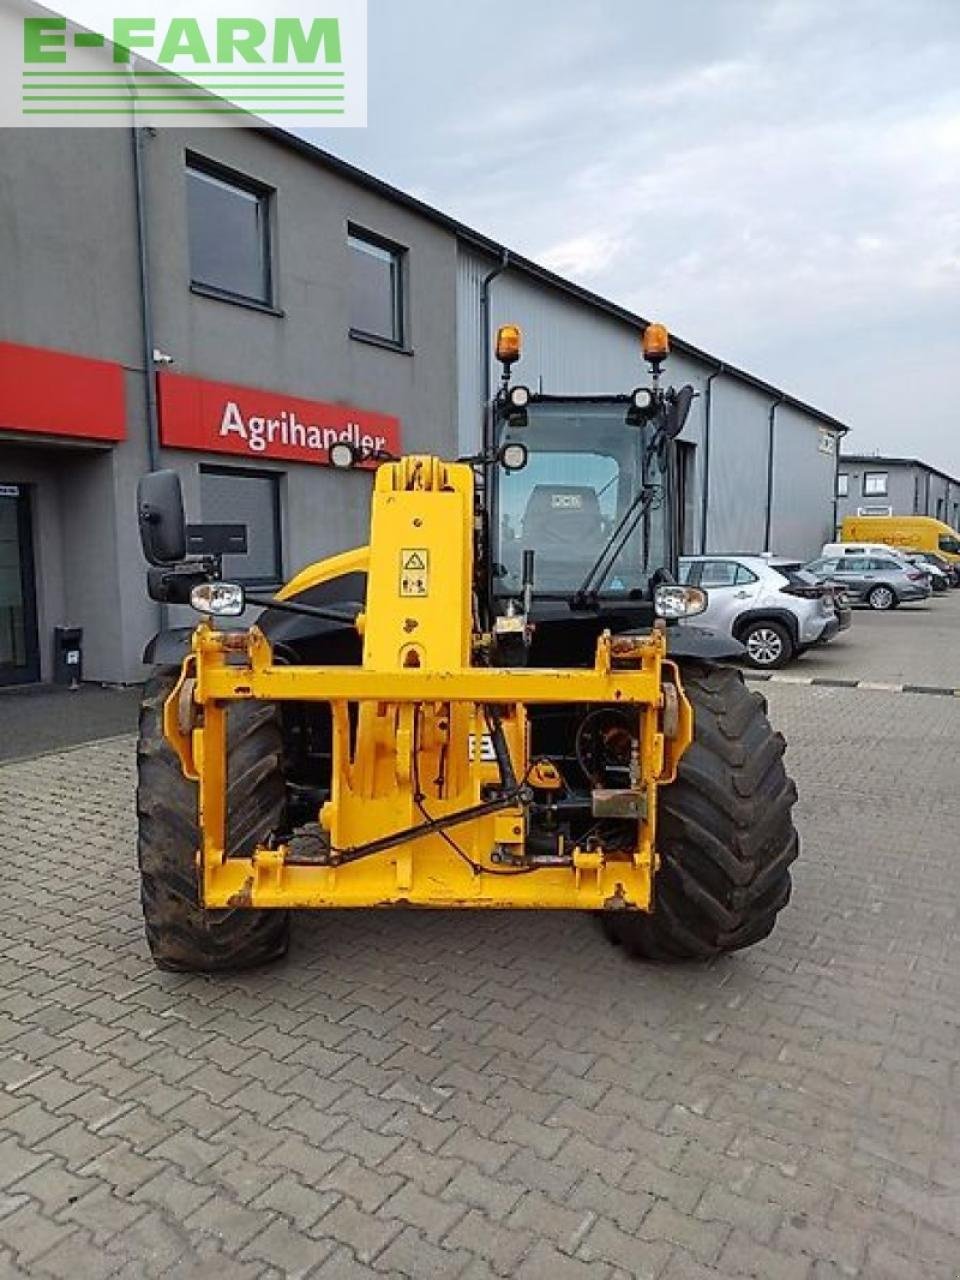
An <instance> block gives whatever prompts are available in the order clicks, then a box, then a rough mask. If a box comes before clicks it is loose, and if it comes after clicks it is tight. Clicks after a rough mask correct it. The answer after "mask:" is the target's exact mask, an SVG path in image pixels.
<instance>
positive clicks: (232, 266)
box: [187, 158, 273, 306]
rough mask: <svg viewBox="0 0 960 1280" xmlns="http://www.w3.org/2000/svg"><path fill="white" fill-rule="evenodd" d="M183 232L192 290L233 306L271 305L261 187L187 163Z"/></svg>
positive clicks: (265, 195) (265, 196)
mask: <svg viewBox="0 0 960 1280" xmlns="http://www.w3.org/2000/svg"><path fill="white" fill-rule="evenodd" d="M187 233H188V237H189V242H190V280H191V283H192V284H193V285H195V286H196V287H198V288H199V289H202V290H204V291H209V292H211V293H214V294H216V295H218V296H219V297H222V298H226V299H229V300H232V301H240V302H255V303H259V304H261V305H262V306H271V305H272V304H273V284H272V280H271V274H272V273H271V270H270V192H269V191H268V190H267V188H266V187H263V186H261V185H260V184H258V183H255V182H253V181H250V180H248V179H246V178H239V177H236V176H234V175H232V174H227V173H225V172H223V171H221V170H218V169H216V168H214V167H213V166H210V165H207V164H206V163H205V162H202V161H199V160H197V159H195V158H191V159H190V161H189V163H188V164H187Z"/></svg>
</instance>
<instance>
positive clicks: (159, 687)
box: [137, 667, 289, 973]
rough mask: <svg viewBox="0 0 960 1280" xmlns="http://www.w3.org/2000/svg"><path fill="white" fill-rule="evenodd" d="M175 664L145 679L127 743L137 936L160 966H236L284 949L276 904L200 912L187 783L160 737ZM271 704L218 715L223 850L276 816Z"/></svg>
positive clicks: (279, 781)
mask: <svg viewBox="0 0 960 1280" xmlns="http://www.w3.org/2000/svg"><path fill="white" fill-rule="evenodd" d="M178 675H179V668H175V667H169V668H163V669H161V670H160V671H158V672H157V674H156V675H154V676H153V677H152V678H151V679H150V680H148V682H147V685H146V688H145V689H144V696H143V702H142V704H141V707H140V737H139V741H138V744H137V817H138V819H139V824H140V826H139V840H138V858H139V863H140V898H141V902H142V904H143V919H144V924H145V926H146V933H147V943H148V944H149V947H150V952H151V954H152V956H153V959H154V962H155V963H156V965H157V967H158V968H160V969H170V970H174V971H177V972H202V973H212V972H216V971H217V970H225V969H246V968H250V967H252V966H254V965H260V964H265V963H267V961H270V960H275V959H277V958H278V957H279V956H282V955H283V954H284V952H285V951H286V949H287V939H288V936H289V916H288V913H287V912H285V911H263V910H259V911H258V910H249V909H245V908H244V909H237V910H227V911H206V910H204V908H203V907H202V906H201V905H200V899H199V886H198V878H197V849H198V847H199V843H200V833H199V828H198V822H197V786H196V783H194V782H191V781H190V780H189V779H187V778H185V777H184V776H183V772H182V771H181V768H180V762H179V760H178V759H177V757H176V755H175V754H174V752H173V751H172V750H171V748H170V745H169V744H168V742H167V740H166V738H165V737H164V736H163V723H162V719H163V704H164V702H165V701H166V699H167V698H168V697H169V695H170V692H171V690H172V689H173V687H174V685H175V683H176V681H177V677H178ZM281 759H282V738H281V730H280V718H279V713H278V711H277V708H276V707H275V706H273V705H272V704H268V703H262V702H243V703H236V704H234V705H233V706H231V707H230V709H229V711H228V712H227V847H228V849H229V850H230V852H231V853H236V854H244V853H249V852H250V851H251V850H252V849H253V848H254V847H255V846H256V845H257V844H258V843H260V842H262V841H263V840H264V839H265V838H266V837H267V836H268V835H269V834H270V832H271V831H275V830H277V829H278V828H279V827H280V826H281V825H282V821H283V813H284V807H285V789H284V783H283V774H282V770H281Z"/></svg>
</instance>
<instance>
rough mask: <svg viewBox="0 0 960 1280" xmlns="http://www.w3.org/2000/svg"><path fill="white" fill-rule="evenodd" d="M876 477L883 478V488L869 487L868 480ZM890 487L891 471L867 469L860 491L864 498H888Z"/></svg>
mask: <svg viewBox="0 0 960 1280" xmlns="http://www.w3.org/2000/svg"><path fill="white" fill-rule="evenodd" d="M874 477H876V478H878V479H880V478H882V480H883V488H882V489H868V488H867V481H868V480H872V479H874ZM889 489H890V472H889V471H865V472H864V473H863V476H862V478H861V480H860V493H861V496H862V497H864V498H887V497H889V496H890V495H889Z"/></svg>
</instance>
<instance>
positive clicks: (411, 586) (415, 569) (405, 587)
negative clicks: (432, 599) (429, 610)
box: [400, 547, 430, 596]
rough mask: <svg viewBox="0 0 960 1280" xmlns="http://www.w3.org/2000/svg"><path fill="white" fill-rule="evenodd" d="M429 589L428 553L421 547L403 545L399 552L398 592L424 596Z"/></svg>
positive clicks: (404, 594) (403, 594)
mask: <svg viewBox="0 0 960 1280" xmlns="http://www.w3.org/2000/svg"><path fill="white" fill-rule="evenodd" d="M429 589H430V553H429V552H428V551H427V550H426V549H425V548H423V547H404V548H403V550H402V551H401V552H400V594H401V595H402V596H425V595H427V594H428V592H429Z"/></svg>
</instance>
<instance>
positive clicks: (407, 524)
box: [137, 325, 798, 971]
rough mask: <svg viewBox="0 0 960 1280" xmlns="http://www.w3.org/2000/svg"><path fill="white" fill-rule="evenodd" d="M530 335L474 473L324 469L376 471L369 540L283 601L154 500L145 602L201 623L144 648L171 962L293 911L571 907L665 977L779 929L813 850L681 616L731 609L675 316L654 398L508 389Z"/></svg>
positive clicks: (247, 953) (512, 348)
mask: <svg viewBox="0 0 960 1280" xmlns="http://www.w3.org/2000/svg"><path fill="white" fill-rule="evenodd" d="M520 344H521V335H520V331H519V329H518V328H517V327H516V326H512V325H507V326H504V327H503V328H501V329H500V330H499V332H498V335H497V358H498V359H499V361H500V362H501V365H502V368H503V377H502V381H501V384H500V387H499V390H498V392H497V394H496V396H495V398H494V400H493V402H492V404H491V405H490V406H489V409H488V413H487V425H486V428H485V438H484V441H483V447H482V449H481V451H480V452H479V453H478V454H477V455H476V456H474V457H469V458H463V459H460V460H459V461H456V462H447V461H442V460H441V459H439V458H436V457H427V456H409V457H403V458H399V459H394V458H383V457H374V458H371V457H365V456H362V455H360V454H358V452H357V450H356V449H355V448H354V447H353V446H352V445H350V444H348V443H346V442H338V443H336V444H334V445H333V446H332V447H331V449H330V462H331V463H332V464H333V465H334V466H338V467H353V466H356V465H358V464H363V463H367V464H368V465H372V464H376V466H375V474H374V483H373V494H372V504H371V506H372V509H371V519H370V538H369V544H368V545H367V546H365V547H362V548H360V549H358V550H355V551H348V552H346V553H344V554H342V555H337V556H334V557H332V558H330V559H327V560H323V561H320V562H319V563H317V564H313V565H310V566H309V567H308V568H306V569H304V570H303V571H302V572H301V573H299V574H297V576H296V577H295V578H294V579H293V580H292V581H290V582H289V583H287V585H286V586H284V587H283V588H282V589H281V590H280V591H278V592H277V593H276V594H275V595H262V594H261V595H258V594H257V593H256V592H251V591H244V589H243V588H242V587H241V586H239V585H238V584H234V583H230V582H225V581H223V580H222V578H221V572H220V566H221V552H222V551H223V550H224V548H225V546H226V545H227V544H228V543H229V545H230V546H231V547H236V545H237V542H236V535H237V531H236V530H227V533H226V534H225V532H224V529H223V527H220V526H209V527H208V526H202V525H201V526H192V527H191V531H190V532H191V538H190V545H191V549H192V550H194V551H195V552H196V553H195V554H193V555H189V556H188V555H187V535H186V525H185V520H184V513H183V503H182V498H181V493H180V486H179V480H178V478H177V476H176V474H175V473H174V472H172V471H156V472H152V473H151V474H149V475H147V476H145V477H143V479H142V480H141V482H140V486H139V490H138V515H139V523H140V531H141V539H142V544H143V549H144V553H145V556H146V559H147V560H148V562H149V563H150V565H151V568H150V570H149V572H148V590H149V593H150V595H151V597H152V598H153V599H155V600H158V601H161V602H164V603H167V604H185V603H189V604H191V605H192V606H193V608H194V609H195V610H197V611H198V612H199V613H201V614H202V615H204V617H203V620H202V621H201V622H200V623H199V625H198V626H196V628H193V629H189V628H187V629H179V630H172V631H166V632H161V633H160V634H159V635H158V636H156V637H155V638H154V639H153V640H152V641H151V643H150V644H149V645H148V648H147V652H146V654H145V660H147V661H148V662H150V663H151V664H152V666H153V668H154V674H153V676H152V678H151V679H150V681H149V682H148V684H147V686H146V690H145V694H144V699H143V706H142V713H141V720H140V738H139V746H138V763H139V784H138V792H137V808H138V817H139V863H140V873H141V884H142V902H143V912H144V917H145V922H146V933H147V940H148V943H149V945H150V949H151V952H152V954H153V957H154V960H155V962H156V963H157V964H158V965H159V966H160V967H161V968H164V969H175V970H205V971H210V970H218V969H230V968H241V967H244V966H249V965H254V964H259V963H262V962H264V961H267V960H270V959H272V958H274V957H276V956H279V955H280V954H282V953H283V952H284V950H285V949H286V946H287V939H288V933H289V915H288V913H289V911H290V910H291V909H292V908H323V907H337V908H345V907H369V908H372V907H400V906H403V907H444V908H463V907H497V908H508V907H527V908H550V907H554V908H564V909H571V908H573V909H579V910H585V911H590V912H594V913H599V914H600V915H601V918H602V921H603V924H604V927H605V928H606V930H607V933H608V935H609V936H610V938H611V939H612V940H613V941H615V942H618V943H621V944H622V945H623V946H624V947H625V948H626V949H627V950H628V951H629V952H631V953H633V954H635V955H639V956H645V957H649V958H652V959H659V960H672V959H689V958H707V957H710V956H713V955H716V954H717V953H719V952H723V951H732V950H735V949H737V948H740V947H745V946H748V945H749V944H751V943H753V942H757V941H759V940H760V939H762V938H764V937H766V936H767V934H769V932H770V930H771V929H772V928H773V925H774V922H775V919H776V916H777V913H778V912H779V911H780V909H781V908H782V907H783V906H784V905H785V904H786V902H787V900H788V898H789V896H790V864H791V863H792V861H793V859H794V858H795V857H796V856H797V851H798V842H797V833H796V831H795V829H794V825H793V821H792V816H791V812H792V807H793V804H794V801H795V799H796V790H795V788H794V786H793V783H792V782H791V781H790V780H789V778H788V777H787V775H786V773H785V771H784V767H783V760H782V757H783V750H784V741H783V738H782V737H781V735H780V734H778V733H775V732H774V731H773V730H772V729H771V727H770V724H769V722H768V720H767V717H766V706H765V703H764V701H763V699H762V698H761V697H760V695H759V694H757V693H753V692H749V691H748V690H747V689H746V687H745V686H744V684H743V681H742V678H741V676H740V674H739V672H738V671H737V670H736V669H735V668H733V667H731V666H727V665H723V660H725V659H728V658H731V657H733V656H735V653H736V651H737V650H738V648H739V647H738V646H737V645H736V644H735V643H732V642H730V641H728V640H725V639H722V638H720V637H718V636H716V635H714V634H713V633H710V632H706V631H703V630H701V629H699V628H697V627H696V625H695V624H694V625H684V626H682V627H680V626H676V625H675V623H676V622H677V621H679V620H681V619H686V618H690V617H695V616H696V615H697V614H698V613H699V612H702V610H703V609H704V607H705V605H706V597H705V595H704V593H703V592H702V591H700V590H699V589H697V588H693V587H688V586H683V585H681V584H679V583H678V582H677V578H676V572H677V556H678V546H677V543H678V513H677V499H676V493H677V486H676V461H675V456H676V446H675V438H676V436H677V435H678V434H679V432H680V431H681V430H682V429H683V425H684V421H685V419H686V417H687V414H688V412H689V409H690V404H691V400H692V398H693V391H692V389H691V388H690V387H684V388H682V389H680V390H675V389H673V388H668V387H664V386H662V385H661V375H662V367H663V363H664V361H665V359H666V357H667V354H668V351H669V339H668V335H667V333H666V330H665V329H664V328H663V326H661V325H650V326H648V328H647V329H646V331H645V333H644V336H643V354H644V356H645V358H646V361H647V363H648V366H649V368H650V371H651V377H650V380H649V382H650V385H648V386H641V387H638V388H637V389H636V390H634V391H633V392H631V393H630V394H629V395H616V396H585V397H583V396H581V397H563V398H559V397H553V396H547V395H538V394H533V393H532V392H531V391H530V390H529V389H528V388H527V387H524V386H522V385H516V384H513V383H512V382H511V370H512V366H513V365H514V363H515V362H516V361H517V359H518V358H519V356H520ZM240 532H241V534H242V530H241V531H240ZM228 535H229V537H233V539H234V540H233V541H232V542H230V541H229V537H228ZM225 537H227V539H228V542H227V543H225V542H224V538H225ZM252 606H259V607H261V608H262V612H261V613H260V614H259V617H258V621H257V622H256V623H254V624H253V625H252V626H242V627H240V626H238V624H237V623H236V619H237V618H238V617H239V615H240V614H241V613H243V612H244V610H245V609H248V608H250V607H252ZM358 927H362V926H361V924H360V922H359V921H358Z"/></svg>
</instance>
